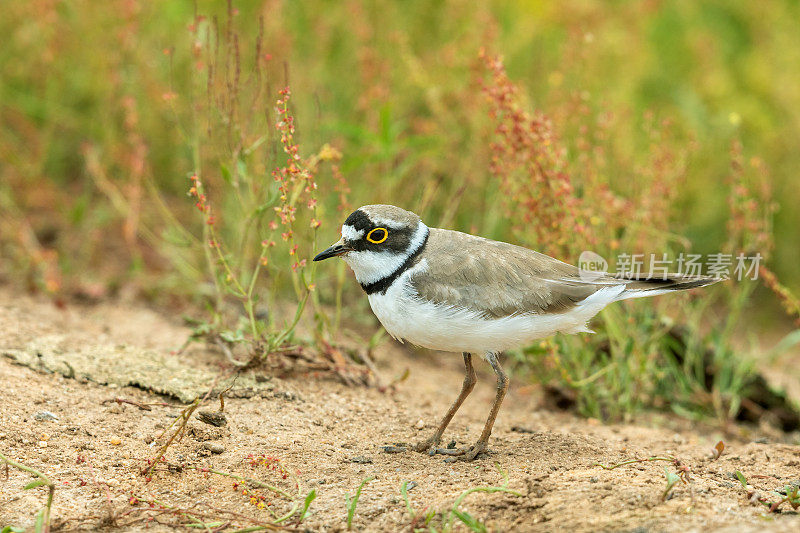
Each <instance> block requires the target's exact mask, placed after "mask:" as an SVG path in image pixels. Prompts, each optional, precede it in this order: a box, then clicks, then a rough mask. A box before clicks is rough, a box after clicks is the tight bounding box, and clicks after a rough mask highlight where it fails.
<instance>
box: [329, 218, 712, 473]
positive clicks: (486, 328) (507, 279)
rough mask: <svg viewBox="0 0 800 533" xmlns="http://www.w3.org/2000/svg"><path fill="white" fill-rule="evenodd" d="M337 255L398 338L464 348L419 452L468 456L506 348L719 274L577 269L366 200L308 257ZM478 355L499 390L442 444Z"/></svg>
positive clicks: (471, 381)
mask: <svg viewBox="0 0 800 533" xmlns="http://www.w3.org/2000/svg"><path fill="white" fill-rule="evenodd" d="M335 256H340V257H342V259H344V260H345V262H346V263H347V264H348V265H349V266H350V268H351V269H352V270H353V272H354V274H355V277H356V280H357V281H358V283H359V284H360V285H361V287H362V288H363V289H364V291H365V292H366V293H367V297H368V298H369V303H370V306H371V307H372V310H373V312H374V313H375V315H376V316H377V317H378V320H380V322H381V324H383V327H384V328H386V331H388V332H389V334H390V335H392V337H394V338H395V339H398V340H399V341H401V342H402V341H409V342H411V343H413V344H416V345H418V346H423V347H425V348H430V349H432V350H441V351H446V352H462V354H463V357H464V365H465V367H466V376H465V377H464V383H463V385H462V388H461V393H460V394H459V395H458V398H457V399H456V401H455V402H454V403H453V405H452V406H451V407H450V409H449V410H448V411H447V413H446V414H445V416H444V418H443V419H442V421H441V423H440V424H439V427H438V429H437V430H436V432H435V433H434V434H433V435H432V436H431V437H430V438H428V439H426V440H425V441H423V442H420V443H419V444H418V445H417V446H416V447H415V449H416V450H417V451H420V452H428V453H429V454H431V455H433V454H435V453H443V454H447V455H458V456H460V457H461V458H463V459H466V460H472V459H474V458H475V457H476V456H477V455H479V454H481V453H482V452H485V451H486V449H487V442H488V440H489V435H490V434H491V432H492V426H493V425H494V421H495V418H496V417H497V412H498V411H499V409H500V404H501V403H502V401H503V397H504V396H505V393H506V390H507V389H508V377H507V376H506V374H505V372H504V371H503V369H502V367H501V366H500V363H499V362H498V358H497V356H498V354H499V353H500V352H502V351H503V350H506V349H509V348H513V347H517V346H524V345H527V344H530V343H531V342H532V341H534V340H536V339H541V338H544V337H549V336H551V335H554V334H556V333H559V332H561V333H579V332H590V331H591V330H589V329H588V327H587V322H588V321H589V320H590V319H591V318H592V317H594V316H595V315H596V314H597V313H599V312H600V310H602V309H603V308H604V307H605V306H607V305H608V304H610V303H611V302H615V301H618V300H626V299H629V298H639V297H643V296H655V295H658V294H663V293H666V292H672V291H677V290H684V289H692V288H695V287H702V286H703V285H708V284H711V283H714V282H715V281H718V280H717V279H716V278H711V277H701V276H686V275H681V274H670V275H667V276H660V277H658V278H642V277H639V278H628V277H624V276H620V275H612V274H603V273H600V274H598V275H591V276H586V275H581V271H580V270H579V269H578V268H577V267H574V266H572V265H569V264H567V263H563V262H561V261H559V260H557V259H554V258H552V257H549V256H547V255H544V254H541V253H539V252H535V251H533V250H529V249H527V248H523V247H520V246H515V245H513V244H507V243H504V242H497V241H492V240H489V239H485V238H483V237H476V236H474V235H469V234H466V233H461V232H458V231H451V230H446V229H439V228H429V227H428V226H426V225H425V223H423V222H422V220H420V217H419V216H417V215H416V214H414V213H412V212H410V211H406V210H404V209H401V208H399V207H394V206H391V205H366V206H363V207H360V208H358V209H357V210H355V211H354V212H353V213H352V214H351V215H350V216H348V217H347V220H345V222H344V225H343V226H342V237H341V239H339V241H338V242H336V243H335V244H333V245H332V246H331V247H330V248H328V249H326V250H324V251H323V252H321V253H320V254H318V255H317V256H316V257H314V261H321V260H323V259H327V258H330V257H335ZM473 353H478V354H484V356H485V358H486V360H487V361H488V362H489V364H490V365H491V366H492V369H493V370H494V372H495V374H496V375H497V392H496V397H495V401H494V404H493V405H492V409H491V411H490V413H489V418H488V419H487V421H486V425H485V426H484V429H483V432H482V433H481V436H480V438H479V439H478V441H477V442H476V443H475V444H474V445H473V446H471V447H469V448H464V449H459V450H450V449H442V448H439V447H438V445H439V442H440V440H441V438H442V434H443V433H444V430H445V428H446V427H447V425H448V424H449V423H450V420H451V419H452V418H453V416H454V415H455V413H456V411H457V410H458V408H459V407H460V406H461V404H462V402H463V401H464V399H465V398H466V397H467V395H469V393H470V392H471V391H472V389H473V387H474V386H475V382H476V377H475V370H474V369H473V367H472V354H473Z"/></svg>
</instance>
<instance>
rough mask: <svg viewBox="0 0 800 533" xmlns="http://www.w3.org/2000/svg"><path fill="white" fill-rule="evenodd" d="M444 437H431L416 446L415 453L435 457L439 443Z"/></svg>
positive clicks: (434, 435)
mask: <svg viewBox="0 0 800 533" xmlns="http://www.w3.org/2000/svg"><path fill="white" fill-rule="evenodd" d="M441 440H442V437H441V436H439V435H436V434H433V435H431V437H430V438H428V439H425V440H423V441H420V442H418V443H417V444H416V445H415V446H414V451H415V452H419V453H427V454H428V455H435V454H436V450H437V448H436V447H437V446H438V445H439V441H441Z"/></svg>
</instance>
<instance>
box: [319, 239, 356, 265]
mask: <svg viewBox="0 0 800 533" xmlns="http://www.w3.org/2000/svg"><path fill="white" fill-rule="evenodd" d="M352 251H353V249H352V248H350V247H349V246H346V245H344V244H339V243H338V242H337V243H336V244H334V245H333V246H331V247H330V248H327V249H325V250H322V251H321V252H320V253H318V254H317V256H316V257H315V258H314V261H322V260H323V259H328V258H330V257H336V256H338V255H343V254H346V253H347V252H352Z"/></svg>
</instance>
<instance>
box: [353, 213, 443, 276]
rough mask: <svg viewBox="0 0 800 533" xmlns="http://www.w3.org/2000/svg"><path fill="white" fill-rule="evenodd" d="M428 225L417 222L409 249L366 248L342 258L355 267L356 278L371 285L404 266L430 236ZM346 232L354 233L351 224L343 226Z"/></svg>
mask: <svg viewBox="0 0 800 533" xmlns="http://www.w3.org/2000/svg"><path fill="white" fill-rule="evenodd" d="M428 231H429V230H428V226H426V225H425V224H423V223H422V221H420V222H419V224H417V229H416V230H415V231H414V235H413V237H411V242H410V243H409V245H408V249H407V250H406V251H404V252H402V253H397V252H388V251H387V252H374V251H369V250H364V251H360V252H349V253H347V254H345V255H343V256H342V259H344V260H345V262H346V263H347V264H348V265H349V266H350V268H351V269H353V273H354V274H355V275H356V280H357V281H358V282H359V283H360V284H361V285H369V284H370V283H375V282H376V281H379V280H381V279H383V278H385V277H387V276H390V275H391V274H393V273H394V272H395V271H396V270H397V269H398V268H400V267H401V266H403V263H405V262H406V260H407V259H408V258H409V257H410V256H411V255H413V254H414V253H415V252H416V251H417V250H419V248H420V246H422V244H423V243H424V242H425V237H427V236H428ZM345 232H347V233H350V234H352V233H354V230H353V229H352V228H351V227H350V226H343V227H342V236H345Z"/></svg>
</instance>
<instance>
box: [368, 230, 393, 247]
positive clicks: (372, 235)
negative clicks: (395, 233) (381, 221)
mask: <svg viewBox="0 0 800 533" xmlns="http://www.w3.org/2000/svg"><path fill="white" fill-rule="evenodd" d="M388 236H389V232H388V231H387V230H386V228H375V229H374V230H372V231H370V232H369V233H367V240H368V241H369V242H371V243H373V244H380V243H382V242H383V241H385V240H386V238H387V237H388Z"/></svg>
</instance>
